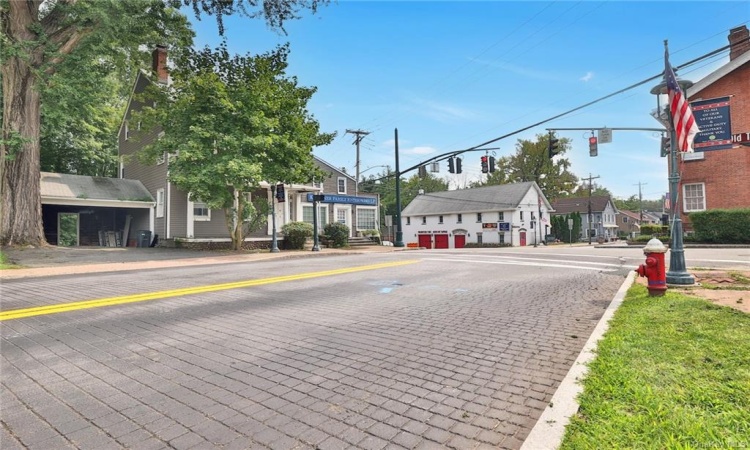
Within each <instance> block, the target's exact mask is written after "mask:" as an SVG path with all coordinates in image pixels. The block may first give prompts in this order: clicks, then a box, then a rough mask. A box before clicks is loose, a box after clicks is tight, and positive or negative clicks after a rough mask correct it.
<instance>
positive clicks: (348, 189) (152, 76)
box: [118, 48, 380, 247]
mask: <svg viewBox="0 0 750 450" xmlns="http://www.w3.org/2000/svg"><path fill="white" fill-rule="evenodd" d="M168 79H169V77H168V73H167V70H166V50H165V49H163V48H157V49H156V50H154V52H153V72H152V73H147V72H146V71H141V72H139V73H138V75H137V77H136V80H135V83H134V87H133V93H132V94H131V96H130V100H129V102H128V106H127V109H126V111H125V114H124V117H123V120H122V124H121V126H120V131H119V135H118V152H119V158H120V170H119V178H121V179H131V180H138V181H140V182H141V183H143V186H145V188H146V190H147V191H148V192H149V193H150V194H151V195H152V196H153V198H154V199H155V206H154V214H153V221H152V222H151V223H150V224H146V223H138V227H146V226H149V228H148V229H149V230H151V231H152V232H153V233H154V234H156V235H158V236H159V239H160V241H166V242H167V243H170V242H176V241H179V242H181V243H182V244H183V245H190V244H191V243H192V244H195V245H196V246H198V245H201V243H222V242H226V243H229V241H230V239H229V233H228V231H227V226H226V220H225V215H224V212H223V210H211V209H209V208H208V207H207V206H206V205H205V204H203V203H201V202H199V201H194V200H193V199H191V198H190V195H189V193H187V192H184V191H182V190H180V189H178V188H177V187H176V186H174V185H173V184H172V183H170V182H169V179H168V173H169V165H170V161H172V160H173V158H175V157H178V156H174V155H164V157H163V158H161V159H160V160H159V161H157V162H156V164H154V165H144V164H142V163H141V162H140V161H138V158H137V157H136V154H137V153H138V152H139V151H140V150H141V149H142V148H143V147H144V146H146V145H148V144H150V143H152V142H154V140H155V139H158V137H159V135H160V133H161V130H160V129H158V128H156V129H151V130H141V129H140V126H139V124H137V123H136V124H134V123H132V121H131V117H132V115H133V112H134V111H137V110H139V109H141V108H142V107H143V106H144V105H143V104H142V103H140V102H139V100H138V95H139V94H141V93H142V92H144V90H145V89H146V88H147V87H148V86H149V84H150V83H167V82H168ZM136 135H137V139H136V138H135V137H136ZM314 158H315V162H316V164H317V165H318V167H320V168H321V169H323V171H324V172H327V173H328V174H329V177H328V178H325V179H324V180H320V181H316V182H314V183H310V184H294V185H284V186H283V188H284V190H283V195H282V196H280V198H277V197H276V196H274V195H273V191H274V188H276V186H274V185H272V184H271V183H267V182H264V183H261V184H260V186H259V189H258V190H256V191H255V192H252V193H251V194H250V197H251V199H253V198H258V197H261V198H266V199H267V200H268V202H269V203H270V204H273V208H274V212H275V219H276V220H275V222H276V232H277V235H278V237H279V239H283V236H281V235H280V234H279V231H280V229H281V227H282V226H283V225H284V224H286V223H289V222H296V221H304V222H309V223H312V222H313V203H312V195H313V194H324V195H325V199H324V200H323V202H321V203H319V205H318V206H319V208H318V214H319V216H318V218H319V222H318V223H319V225H320V227H321V228H320V229H321V230H322V228H323V227H324V226H325V225H326V224H327V223H331V222H334V221H336V222H340V223H343V224H345V225H347V226H348V227H349V229H350V233H351V235H352V236H354V235H356V234H357V232H358V231H363V230H368V229H377V228H378V225H379V223H380V220H379V210H380V208H379V206H380V205H379V197H378V195H376V194H361V195H356V193H355V192H354V191H355V185H356V183H355V180H354V178H352V177H351V176H349V175H347V174H346V173H344V172H343V171H341V170H339V169H337V168H335V167H334V166H332V165H331V164H329V163H327V162H325V161H323V160H321V159H319V158H317V157H314ZM272 224H273V220H272V217H271V215H269V217H268V220H267V224H266V226H264V227H262V228H261V229H260V230H257V231H254V232H252V233H250V234H249V235H247V236H246V239H245V240H246V242H247V241H249V242H248V243H247V245H248V246H251V247H267V246H269V245H270V241H271V237H272V235H273V231H274V230H273V228H272ZM218 245H221V244H218Z"/></svg>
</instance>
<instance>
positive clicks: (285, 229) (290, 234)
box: [281, 222, 313, 250]
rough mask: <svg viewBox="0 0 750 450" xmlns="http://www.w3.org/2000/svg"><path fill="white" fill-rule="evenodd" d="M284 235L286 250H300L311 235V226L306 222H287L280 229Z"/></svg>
mask: <svg viewBox="0 0 750 450" xmlns="http://www.w3.org/2000/svg"><path fill="white" fill-rule="evenodd" d="M281 232H282V233H284V242H285V243H286V248H288V249H290V250H302V249H303V248H305V241H307V238H311V237H312V235H313V226H312V225H310V224H309V223H306V222H289V223H288V224H286V225H284V226H282V227H281Z"/></svg>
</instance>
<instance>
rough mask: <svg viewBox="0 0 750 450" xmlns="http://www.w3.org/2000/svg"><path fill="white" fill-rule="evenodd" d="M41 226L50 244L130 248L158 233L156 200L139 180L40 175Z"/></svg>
mask: <svg viewBox="0 0 750 450" xmlns="http://www.w3.org/2000/svg"><path fill="white" fill-rule="evenodd" d="M41 193H42V223H43V225H44V236H45V238H46V240H47V242H48V243H49V244H52V245H61V246H66V247H72V246H104V247H125V246H135V245H136V244H137V241H136V239H137V235H138V232H139V231H141V230H144V231H148V230H153V224H154V206H155V202H154V198H153V197H152V196H151V194H150V193H149V192H148V190H147V189H146V187H145V186H144V185H143V184H142V183H141V182H140V181H138V180H127V179H119V178H107V177H91V176H84V175H68V174H60V173H50V172H42V173H41Z"/></svg>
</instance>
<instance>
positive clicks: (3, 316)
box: [0, 259, 419, 321]
mask: <svg viewBox="0 0 750 450" xmlns="http://www.w3.org/2000/svg"><path fill="white" fill-rule="evenodd" d="M418 261H419V260H416V259H410V260H405V261H394V262H387V263H381V264H371V265H369V266H357V267H348V268H345V269H334V270H324V271H321V272H308V273H300V274H296V275H284V276H280V277H272V278H260V279H257V280H247V281H237V282H234V283H222V284H212V285H207V286H196V287H189V288H182V289H170V290H167V291H157V292H146V293H144V294H135V295H123V296H120V297H109V298H100V299H96V300H86V301H81V302H73V303H60V304H56V305H46V306H37V307H34V308H24V309H14V310H10V311H2V312H0V321H4V320H12V319H21V318H23V317H33V316H42V315H47V314H57V313H62V312H68V311H77V310H80V309H90V308H100V307H102V306H112V305H123V304H126V303H136V302H145V301H148V300H159V299H163V298H171V297H181V296H183V295H193V294H203V293H206V292H216V291H225V290H228V289H237V288H244V287H250V286H262V285H264V284H273V283H283V282H285V281H296V280H307V279H310V278H320V277H327V276H331V275H341V274H345V273H354V272H364V271H367V270H377V269H385V268H388V267H396V266H403V265H406V264H414V263H416V262H418Z"/></svg>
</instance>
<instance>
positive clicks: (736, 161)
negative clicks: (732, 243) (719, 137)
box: [679, 25, 750, 231]
mask: <svg viewBox="0 0 750 450" xmlns="http://www.w3.org/2000/svg"><path fill="white" fill-rule="evenodd" d="M729 44H730V46H731V50H730V54H729V62H728V63H727V64H725V65H723V66H721V67H720V68H718V69H717V70H715V71H714V72H712V73H710V74H709V75H708V76H706V77H705V78H703V79H701V80H699V81H698V82H696V83H695V84H694V85H693V86H692V87H691V88H689V89H688V91H687V94H688V98H689V99H690V102H691V104H692V105H693V108H694V109H695V108H696V103H699V104H703V105H705V104H706V103H709V104H710V103H711V102H706V100H716V102H715V104H716V105H721V104H723V105H726V104H727V102H728V106H729V114H730V126H731V135H732V139H730V140H729V141H725V142H724V143H723V145H721V144H722V143H720V142H708V143H702V144H698V143H697V141H698V138H696V145H695V152H694V153H684V154H683V155H682V158H681V162H680V172H681V180H680V188H679V201H680V202H681V203H680V207H681V210H682V220H683V222H684V223H685V230H686V231H687V230H690V229H691V225H690V216H689V213H690V212H694V211H703V210H707V209H734V208H748V207H750V34H749V33H748V29H747V26H744V25H743V26H741V27H737V28H734V29H732V30H731V31H730V33H729ZM699 125H700V124H699Z"/></svg>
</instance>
